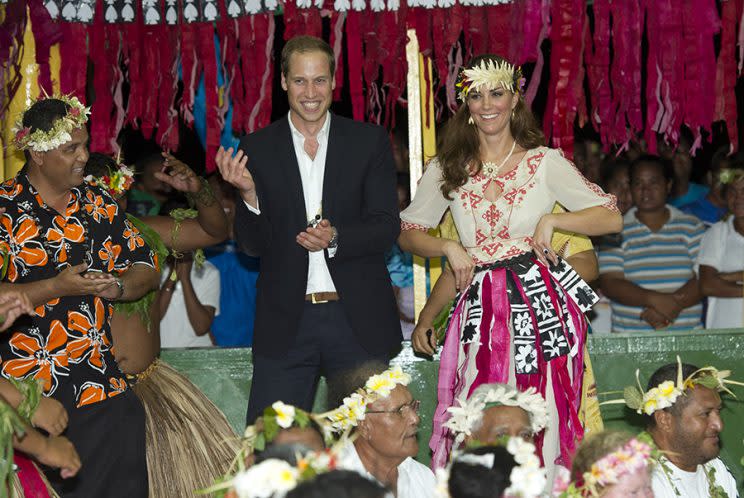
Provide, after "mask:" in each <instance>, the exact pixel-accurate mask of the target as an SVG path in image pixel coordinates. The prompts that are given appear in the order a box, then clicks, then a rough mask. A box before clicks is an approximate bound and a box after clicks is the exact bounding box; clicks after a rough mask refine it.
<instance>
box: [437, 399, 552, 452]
mask: <svg viewBox="0 0 744 498" xmlns="http://www.w3.org/2000/svg"><path fill="white" fill-rule="evenodd" d="M457 402H458V403H459V404H460V406H451V407H449V408H447V411H448V412H449V413H450V418H449V420H447V422H445V423H444V426H445V427H447V428H448V429H450V430H451V431H452V432H453V433H454V434H455V443H454V447H458V446H459V445H460V443H462V441H463V440H464V439H465V437H467V436H471V435H472V432H473V430H474V429H475V427H476V425H477V424H478V423H479V422H480V421H481V420H482V419H483V412H484V411H485V410H486V409H488V408H490V407H491V406H499V405H502V406H518V407H519V408H522V409H523V410H524V411H526V412H527V413H528V415H529V417H530V425H531V428H532V432H533V433H534V434H537V433H538V432H540V431H541V430H543V429H544V428H545V426H546V425H547V423H548V407H547V403H546V402H545V399H544V398H543V397H542V396H541V395H540V394H538V393H537V390H536V389H535V388H534V387H530V388H528V389H527V390H525V391H518V390H516V389H513V388H509V387H507V386H503V385H499V386H498V387H496V388H491V389H488V390H487V391H477V392H475V393H473V395H472V396H470V398H469V399H468V400H467V401H462V400H457Z"/></svg>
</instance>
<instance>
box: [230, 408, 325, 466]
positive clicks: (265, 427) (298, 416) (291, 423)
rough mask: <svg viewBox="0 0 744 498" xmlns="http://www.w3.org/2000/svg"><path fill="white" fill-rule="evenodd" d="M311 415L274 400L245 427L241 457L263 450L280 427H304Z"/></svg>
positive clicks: (307, 424)
mask: <svg viewBox="0 0 744 498" xmlns="http://www.w3.org/2000/svg"><path fill="white" fill-rule="evenodd" d="M313 417H314V416H313V415H312V414H310V413H308V412H306V411H304V410H301V409H299V408H297V407H295V406H292V405H287V404H285V403H282V402H281V401H276V402H274V403H273V404H272V405H271V406H268V407H266V408H265V409H264V411H263V414H262V415H261V416H260V417H259V418H258V419H257V420H256V423H255V424H253V425H249V426H248V427H246V428H245V433H244V434H243V440H244V445H243V448H242V451H241V455H242V456H241V458H242V459H245V457H247V456H248V455H250V454H251V453H253V452H254V451H256V450H258V451H263V450H264V449H265V448H266V445H267V444H269V443H270V442H272V441H273V440H274V438H276V436H277V434H279V431H280V430H282V429H290V428H292V427H298V428H300V429H305V428H307V427H309V426H310V422H311V421H312V419H313Z"/></svg>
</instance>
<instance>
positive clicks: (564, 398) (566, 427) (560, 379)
mask: <svg viewBox="0 0 744 498" xmlns="http://www.w3.org/2000/svg"><path fill="white" fill-rule="evenodd" d="M540 274H541V275H542V277H543V280H545V282H546V285H547V289H548V295H549V296H550V300H551V302H552V304H553V308H554V309H555V310H557V311H559V313H560V310H561V304H560V300H559V298H558V295H557V294H556V292H555V290H554V289H553V287H552V286H551V285H550V284H549V282H553V283H554V284H555V285H559V284H558V282H557V281H556V280H555V279H554V278H553V276H552V275H551V274H550V272H549V271H548V269H547V268H545V267H544V266H542V265H540ZM566 301H567V302H569V303H570V302H571V298H570V297H569V296H568V295H566ZM567 307H568V304H567ZM561 322H563V330H564V331H568V327H567V326H566V324H565V318H562V319H561ZM582 351H583V349H582ZM578 360H579V357H578V355H577V357H576V358H574V362H576V361H578ZM550 364H551V373H552V374H553V375H552V382H553V396H554V398H555V405H556V409H557V410H558V420H560V427H559V436H560V443H561V444H560V446H561V460H562V461H559V462H556V463H559V464H561V465H564V466H568V465H569V462H570V461H571V456H572V455H573V454H574V452H575V449H576V444H577V443H578V442H579V441H581V439H582V438H583V437H584V429H583V427H582V426H581V422H580V421H579V414H578V409H579V403H580V402H581V380H580V379H579V382H578V386H579V389H578V390H575V386H574V385H573V384H572V382H571V378H570V376H569V375H568V357H567V356H561V357H559V358H554V359H552V360H551V361H550Z"/></svg>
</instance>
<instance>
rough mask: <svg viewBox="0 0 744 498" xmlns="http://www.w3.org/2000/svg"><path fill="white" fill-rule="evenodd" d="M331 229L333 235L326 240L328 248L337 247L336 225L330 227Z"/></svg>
mask: <svg viewBox="0 0 744 498" xmlns="http://www.w3.org/2000/svg"><path fill="white" fill-rule="evenodd" d="M331 230H333V235H332V236H331V240H329V241H328V249H336V248H337V247H338V230H336V227H331Z"/></svg>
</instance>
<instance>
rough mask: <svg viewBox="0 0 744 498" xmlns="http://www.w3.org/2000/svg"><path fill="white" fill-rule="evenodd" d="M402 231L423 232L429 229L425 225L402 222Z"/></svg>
mask: <svg viewBox="0 0 744 498" xmlns="http://www.w3.org/2000/svg"><path fill="white" fill-rule="evenodd" d="M400 229H401V230H421V231H422V232H428V231H429V227H426V226H424V225H419V224H416V223H409V222H407V221H403V220H400Z"/></svg>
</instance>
